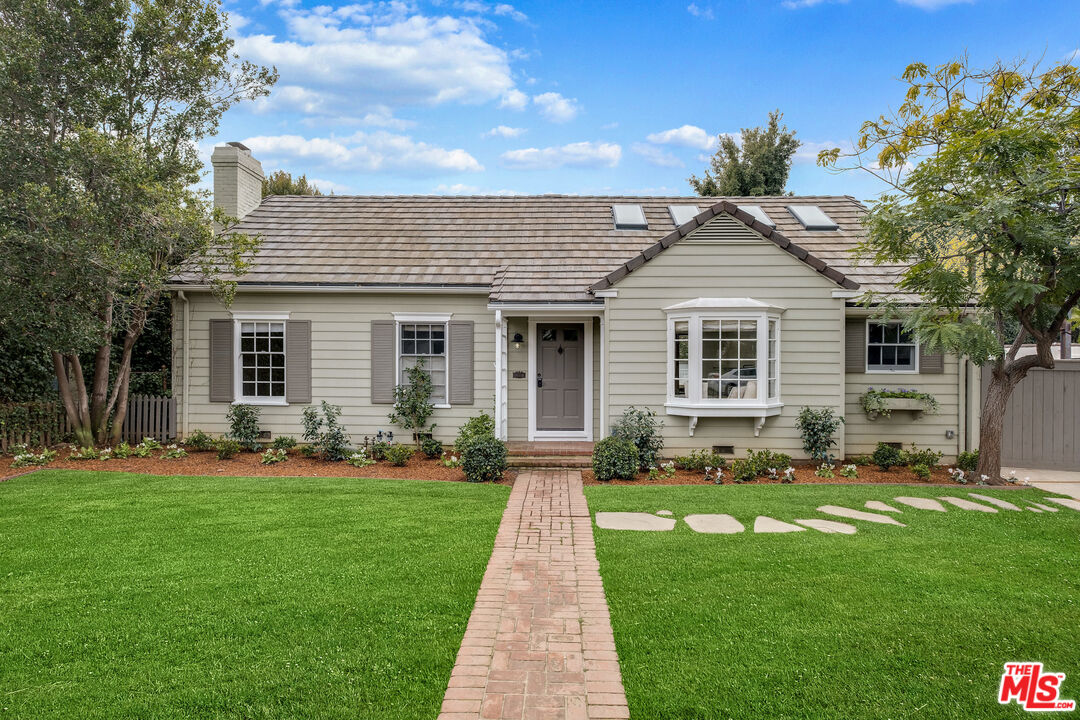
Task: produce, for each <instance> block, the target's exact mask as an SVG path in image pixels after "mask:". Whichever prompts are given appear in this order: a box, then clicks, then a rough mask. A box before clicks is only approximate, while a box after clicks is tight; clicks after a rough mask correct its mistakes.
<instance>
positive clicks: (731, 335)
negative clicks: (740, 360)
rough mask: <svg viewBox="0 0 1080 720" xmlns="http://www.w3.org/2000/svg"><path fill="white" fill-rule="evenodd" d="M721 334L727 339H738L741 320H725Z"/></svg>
mask: <svg viewBox="0 0 1080 720" xmlns="http://www.w3.org/2000/svg"><path fill="white" fill-rule="evenodd" d="M721 335H722V336H723V338H724V339H725V340H738V339H739V322H738V321H737V320H725V321H724V322H723V323H722V324H721Z"/></svg>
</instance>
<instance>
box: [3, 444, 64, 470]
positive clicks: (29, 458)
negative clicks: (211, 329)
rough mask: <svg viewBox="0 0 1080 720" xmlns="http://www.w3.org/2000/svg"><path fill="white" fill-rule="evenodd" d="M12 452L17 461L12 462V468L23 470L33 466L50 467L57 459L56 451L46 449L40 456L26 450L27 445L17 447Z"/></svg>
mask: <svg viewBox="0 0 1080 720" xmlns="http://www.w3.org/2000/svg"><path fill="white" fill-rule="evenodd" d="M12 450H13V451H14V452H15V459H14V460H12V461H11V467H13V468H22V467H30V466H33V465H48V464H49V463H51V462H52V461H53V460H55V459H56V451H55V450H49V449H48V448H45V449H44V450H42V451H41V453H40V454H34V453H32V452H30V451H29V450H27V449H26V445H16V446H15V447H14V448H12Z"/></svg>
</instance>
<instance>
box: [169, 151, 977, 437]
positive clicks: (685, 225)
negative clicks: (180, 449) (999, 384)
mask: <svg viewBox="0 0 1080 720" xmlns="http://www.w3.org/2000/svg"><path fill="white" fill-rule="evenodd" d="M213 166H214V194H215V202H216V203H217V205H219V206H221V207H222V208H224V210H225V211H226V212H228V213H229V214H231V215H234V216H236V217H239V218H241V219H242V222H241V224H240V226H239V229H240V230H241V231H243V232H245V233H251V234H257V235H259V236H260V237H261V239H262V244H261V249H260V251H259V252H258V253H257V255H256V257H255V258H254V261H253V264H252V266H251V268H250V271H249V272H248V273H247V274H245V275H243V276H242V277H240V278H238V286H237V292H236V295H235V300H234V301H233V302H232V304H231V306H229V307H226V306H225V305H224V304H222V303H221V302H220V301H219V300H218V299H217V298H216V297H215V296H214V294H213V293H212V292H211V291H210V290H211V289H210V287H209V286H208V285H207V283H206V282H205V280H203V279H202V278H200V277H199V276H198V275H196V274H190V273H189V274H184V275H181V276H179V277H177V278H176V280H175V283H174V284H173V285H172V290H173V291H174V293H175V302H174V304H173V307H174V323H173V341H174V342H173V348H174V350H173V353H174V358H173V360H174V362H173V375H174V377H173V380H174V385H173V387H174V388H175V389H176V396H177V399H178V403H179V404H178V411H177V412H178V418H179V425H180V428H179V430H180V433H181V435H184V434H187V433H190V432H191V431H192V430H194V429H196V428H199V429H202V430H204V431H208V432H212V433H222V432H225V431H226V430H227V424H226V420H225V414H226V411H227V409H228V406H229V404H230V403H251V404H257V405H260V406H262V414H261V418H262V419H261V423H262V427H263V428H264V429H265V430H266V431H268V432H269V433H270V435H271V436H276V435H279V434H288V435H294V436H299V435H300V415H301V411H302V409H303V408H304V407H306V406H308V405H311V404H313V403H319V402H320V401H322V400H326V401H329V402H331V403H333V404H337V405H340V406H341V407H342V409H343V414H342V422H343V423H344V425H345V426H346V427H347V429H348V430H349V431H350V433H351V434H352V436H353V438H354V440H358V439H360V438H362V437H363V436H365V435H374V434H375V433H376V432H377V431H378V430H383V431H390V430H393V431H398V432H401V431H400V429H399V428H395V427H394V426H393V425H392V424H391V423H390V422H389V421H388V419H387V415H388V413H389V412H390V410H391V408H392V403H393V390H394V387H395V385H397V384H399V383H401V382H402V380H403V377H404V373H405V371H406V369H407V368H409V367H410V366H411V365H413V364H414V363H416V362H417V361H418V360H419V359H420V358H423V360H424V362H425V366H426V367H427V368H428V369H429V370H430V372H431V374H432V377H433V380H434V385H435V405H436V410H435V412H434V416H433V418H432V419H433V422H435V423H436V428H435V435H436V437H438V438H440V439H442V440H443V441H452V440H453V438H454V436H455V434H456V432H457V429H458V426H459V425H460V423H462V422H463V421H464V420H465V419H467V418H469V417H471V416H474V415H476V414H478V413H479V412H481V411H486V412H488V413H491V414H493V415H494V417H495V419H496V425H497V431H498V434H499V436H500V437H502V438H503V439H505V440H507V441H510V442H514V441H519V442H528V441H532V442H543V441H571V440H581V441H592V440H598V439H600V438H601V437H603V436H604V435H606V434H607V433H608V431H609V428H610V425H611V423H612V421H613V420H614V419H616V418H618V417H619V416H620V415H621V414H622V412H623V410H624V409H626V408H627V407H629V406H637V407H647V408H651V409H653V410H654V411H655V412H656V413H657V415H658V416H659V418H660V419H662V420H663V423H664V430H663V433H664V440H665V454H668V455H670V454H674V453H676V452H679V451H683V450H688V449H694V448H712V447H718V448H720V450H719V451H721V452H730V453H734V454H736V455H739V456H741V455H743V454H745V451H746V450H747V449H756V448H770V449H772V450H776V451H782V452H786V453H790V454H791V455H793V456H794V457H796V458H804V457H805V456H806V454H805V453H804V452H803V450H802V442H801V439H800V437H799V432H798V429H797V427H796V422H795V420H796V416H797V415H798V413H799V411H800V409H801V408H803V407H804V406H811V407H831V408H833V409H835V410H836V411H837V413H839V414H842V415H844V416H845V417H846V419H847V422H846V424H845V425H844V426H843V427H842V429H841V431H840V432H839V435H838V437H837V440H838V442H839V446H840V447H839V451H840V452H841V453H845V454H848V455H851V454H855V453H864V452H870V451H872V450H873V448H874V447H875V445H876V444H877V443H878V442H879V441H887V442H899V443H902V444H903V445H904V446H905V447H908V446H910V445H911V444H912V443H915V444H917V445H918V446H919V447H928V448H934V449H937V450H939V451H941V452H942V453H944V454H945V456H946V457H949V458H951V457H955V456H956V454H957V453H958V452H960V451H963V450H966V449H969V448H971V447H972V446H973V445H974V444H975V443H976V442H977V438H978V410H979V402H978V387H979V377H978V368H977V367H974V366H973V365H971V364H970V363H969V362H967V361H966V360H961V359H958V358H956V357H951V356H944V357H943V356H942V355H941V354H940V353H928V352H923V350H922V349H921V348H920V347H919V344H918V343H917V342H916V341H915V339H914V338H912V337H909V336H908V335H907V333H905V332H904V331H903V330H902V328H901V327H900V326H899V325H898V324H896V323H881V322H877V321H875V320H873V319H871V318H870V317H869V315H870V313H869V311H868V310H867V309H865V308H864V307H862V306H861V305H860V304H859V302H858V300H859V297H860V295H861V294H862V293H863V292H865V291H868V290H872V291H875V292H876V293H881V294H885V295H892V296H894V297H898V298H899V299H900V300H905V299H906V300H911V298H904V297H902V296H901V295H900V293H901V291H900V290H899V289H898V288H897V286H896V280H897V273H898V270H899V268H897V267H881V266H874V265H869V264H859V263H857V262H856V261H855V259H854V257H853V250H854V248H855V247H856V245H857V244H858V243H859V241H860V240H861V239H862V237H863V236H864V230H863V227H862V223H861V219H862V218H863V216H864V214H865V212H866V209H865V208H864V207H863V205H861V204H860V203H859V202H858V201H856V200H855V199H854V198H851V197H847V196H842V197H817V196H815V197H794V196H782V197H749V198H715V197H712V198H705V197H622V196H620V197H586V196H561V195H539V196H508V197H490V196H484V197H456V196H362V197H361V196H331V197H297V196H276V197H268V198H266V199H262V198H261V192H260V188H261V182H262V168H261V165H260V163H259V162H258V161H257V160H256V159H255V158H253V157H252V155H251V153H250V151H248V150H247V148H245V147H243V146H242V145H240V144H238V143H232V144H228V145H225V146H220V147H218V148H216V149H215V150H214V153H213ZM872 386H873V387H877V388H881V387H888V388H900V387H903V388H914V389H918V390H920V391H924V392H928V393H931V394H933V395H934V397H935V398H936V399H937V401H938V404H939V409H938V411H937V412H935V413H926V414H920V413H917V412H910V411H896V412H893V413H892V415H891V416H889V417H877V418H876V419H870V418H869V417H867V415H866V413H864V412H863V409H862V407H861V405H860V402H859V397H860V396H861V395H862V394H863V393H864V392H865V391H866V390H867V388H869V387H872ZM404 436H405V434H404V433H401V437H404Z"/></svg>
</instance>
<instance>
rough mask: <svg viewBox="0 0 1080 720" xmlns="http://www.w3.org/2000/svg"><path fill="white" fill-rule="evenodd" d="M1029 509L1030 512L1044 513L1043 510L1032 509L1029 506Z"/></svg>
mask: <svg viewBox="0 0 1080 720" xmlns="http://www.w3.org/2000/svg"><path fill="white" fill-rule="evenodd" d="M1027 509H1028V510H1030V511H1031V512H1037V513H1041V512H1042V510H1040V509H1039V508H1036V507H1031V506H1030V505H1028V506H1027Z"/></svg>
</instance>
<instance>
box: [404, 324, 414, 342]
mask: <svg viewBox="0 0 1080 720" xmlns="http://www.w3.org/2000/svg"><path fill="white" fill-rule="evenodd" d="M401 338H402V339H403V340H415V339H416V326H415V325H402V326H401Z"/></svg>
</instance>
